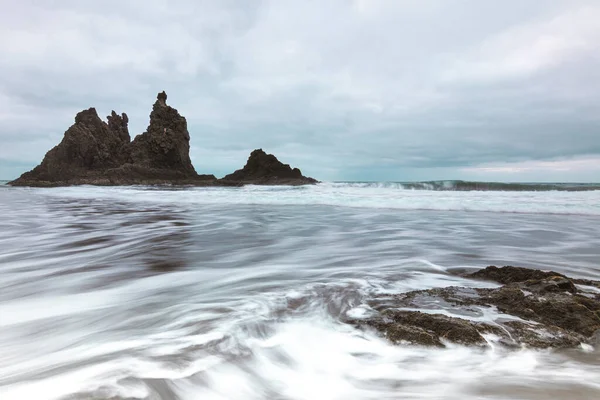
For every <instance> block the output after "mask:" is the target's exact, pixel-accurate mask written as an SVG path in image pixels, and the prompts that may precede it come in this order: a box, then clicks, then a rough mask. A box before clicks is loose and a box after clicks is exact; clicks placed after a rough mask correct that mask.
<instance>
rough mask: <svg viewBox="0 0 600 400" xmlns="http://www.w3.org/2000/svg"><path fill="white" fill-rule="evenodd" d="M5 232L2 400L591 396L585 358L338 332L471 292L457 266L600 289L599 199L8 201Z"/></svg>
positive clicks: (261, 196)
mask: <svg viewBox="0 0 600 400" xmlns="http://www.w3.org/2000/svg"><path fill="white" fill-rule="evenodd" d="M0 216H1V217H0V399H2V400H12V399H88V398H94V399H181V400H187V399H311V400H312V399H378V400H379V399H398V398H401V399H423V398H430V399H457V398H460V399H481V398H493V399H548V398H565V399H597V398H600V383H599V381H598V377H599V376H600V363H598V356H599V355H600V353H599V351H598V349H592V350H590V349H589V348H581V349H574V350H570V351H564V350H563V351H541V350H530V349H521V350H507V349H504V348H501V347H495V346H490V347H489V348H485V349H475V348H467V347H462V346H458V345H457V346H451V347H449V348H446V349H437V348H422V347H417V346H393V345H391V344H389V343H388V342H387V341H386V340H385V339H384V338H381V337H379V336H377V335H376V334H375V333H372V332H366V331H359V330H357V329H355V328H354V327H352V326H350V325H347V324H345V323H344V322H343V321H344V318H345V317H346V316H347V315H351V314H352V315H354V314H356V310H357V309H361V307H365V302H366V300H367V299H368V298H369V296H372V295H373V294H381V293H387V294H397V293H402V292H407V291H411V290H415V289H427V288H432V287H443V286H451V285H460V286H473V285H485V284H486V283H482V282H474V281H468V280H465V279H462V278H460V277H457V276H455V275H453V274H451V273H449V272H448V271H449V270H450V269H452V268H455V267H462V268H473V269H475V268H481V267H485V266H487V265H519V266H525V267H533V268H542V269H553V270H555V271H559V272H562V273H564V274H567V275H570V276H574V277H581V278H589V279H600V185H599V184H564V183H562V184H561V183H557V184H547V183H527V184H513V183H491V182H463V181H438V182H410V183H384V182H382V183H370V182H346V183H344V182H338V183H322V184H319V185H315V186H300V187H286V186H281V187H264V186H246V187H242V188H178V187H168V188H166V187H143V186H131V187H93V186H81V187H65V188H48V189H38V188H12V187H9V186H6V185H3V186H2V187H0ZM440 307H442V308H443V310H444V311H445V312H448V313H450V314H451V313H452V311H453V310H452V309H451V308H450V307H448V306H445V305H443V304H440ZM444 307H448V308H447V309H444ZM497 317H498V315H497V314H494V313H490V314H489V315H488V314H485V315H482V316H481V320H483V321H490V320H493V319H494V318H497Z"/></svg>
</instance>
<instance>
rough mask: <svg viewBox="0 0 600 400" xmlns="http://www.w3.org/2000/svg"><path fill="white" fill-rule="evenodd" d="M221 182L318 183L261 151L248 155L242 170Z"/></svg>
mask: <svg viewBox="0 0 600 400" xmlns="http://www.w3.org/2000/svg"><path fill="white" fill-rule="evenodd" d="M222 181H230V182H241V183H244V184H254V185H306V184H314V183H317V182H318V181H317V180H316V179H313V178H309V177H306V176H304V175H302V172H301V171H300V170H299V169H298V168H292V167H290V166H289V165H288V164H284V163H282V162H281V161H279V160H278V159H277V157H275V156H274V155H273V154H267V153H265V152H264V151H263V150H262V149H257V150H254V151H253V152H252V153H250V157H249V158H248V161H247V162H246V165H245V166H244V168H242V169H238V170H237V171H235V172H234V173H232V174H229V175H227V176H225V177H224V178H223V179H222Z"/></svg>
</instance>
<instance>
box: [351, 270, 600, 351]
mask: <svg viewBox="0 0 600 400" xmlns="http://www.w3.org/2000/svg"><path fill="white" fill-rule="evenodd" d="M469 276H470V277H476V278H484V279H489V280H494V281H496V282H501V283H505V285H504V286H502V287H499V288H484V289H472V288H465V287H447V288H436V289H429V290H419V291H412V292H408V293H403V294H399V295H394V296H389V295H387V296H376V297H374V298H372V299H370V301H369V305H370V306H371V307H372V308H373V309H374V310H375V311H376V312H378V313H377V314H376V315H373V316H371V317H369V318H367V319H362V320H351V321H349V322H350V323H353V324H355V325H356V326H359V327H364V326H370V327H372V328H375V329H376V330H378V331H380V332H381V333H382V334H384V335H385V336H386V337H387V338H389V339H390V340H392V341H393V342H395V343H400V342H403V341H404V342H409V343H417V344H422V345H433V346H440V345H443V340H442V339H446V340H449V341H451V342H456V343H460V344H472V345H481V344H482V343H483V342H482V341H481V340H483V339H482V338H480V339H478V336H477V335H475V333H474V332H476V333H477V334H478V335H481V333H484V332H487V333H493V334H495V335H496V336H497V337H499V338H500V339H501V341H500V342H501V343H504V344H506V345H510V346H521V345H527V346H530V347H536V348H547V347H552V348H565V347H574V346H577V345H579V344H581V343H592V342H594V340H595V339H594V338H595V337H596V335H599V333H598V332H600V296H598V295H597V294H595V293H594V292H585V291H583V290H581V289H579V288H578V287H577V286H575V284H574V282H573V279H571V278H568V277H566V276H564V275H562V274H558V273H555V272H552V271H549V272H545V271H539V270H532V269H526V268H517V267H503V268H496V267H488V268H486V269H483V270H480V271H477V272H476V273H474V274H471V275H469ZM585 283H586V284H587V286H597V285H598V282H595V281H585ZM486 308H495V309H497V310H498V311H499V312H500V313H502V314H504V315H505V316H503V315H502V314H500V315H499V316H498V318H497V319H496V320H495V321H493V325H492V324H482V323H480V322H474V321H473V320H474V319H476V318H472V317H478V316H482V315H483V310H485V309H486ZM403 310H410V312H409V311H403ZM414 310H423V311H426V312H427V314H423V313H418V314H422V315H413V314H412V313H414ZM442 310H443V311H444V312H445V313H448V312H450V313H451V314H452V315H456V317H448V316H446V315H443V314H441V313H440V311H442ZM423 315H424V316H423ZM461 317H462V318H464V319H461ZM465 325H467V326H470V327H471V330H470V331H469V330H467V329H466V328H465Z"/></svg>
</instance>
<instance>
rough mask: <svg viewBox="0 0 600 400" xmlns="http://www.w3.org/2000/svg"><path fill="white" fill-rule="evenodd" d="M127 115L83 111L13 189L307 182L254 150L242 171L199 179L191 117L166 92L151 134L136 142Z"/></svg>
mask: <svg viewBox="0 0 600 400" xmlns="http://www.w3.org/2000/svg"><path fill="white" fill-rule="evenodd" d="M128 122H129V118H128V117H127V114H125V113H123V114H121V115H118V114H117V113H116V112H114V111H112V113H111V115H109V116H108V117H107V122H104V121H102V120H101V119H100V118H99V117H98V113H97V112H96V110H95V109H94V108H90V109H88V110H84V111H81V112H80V113H79V114H77V116H76V117H75V123H74V124H73V125H72V126H71V127H70V128H69V129H67V131H66V132H65V134H64V137H63V139H62V141H61V142H60V143H59V144H58V145H57V146H56V147H54V148H53V149H51V150H50V151H48V153H46V156H45V157H44V159H43V161H42V163H41V164H40V165H38V166H37V167H35V168H34V169H33V170H31V171H29V172H26V173H24V174H23V175H21V177H19V178H18V179H16V180H14V181H12V182H10V183H9V184H10V185H13V186H66V185H81V184H92V185H131V184H150V185H154V184H176V185H203V186H204V185H227V186H231V185H234V186H237V185H242V184H244V183H257V184H306V183H315V182H316V181H315V180H314V179H312V178H306V177H303V176H302V174H301V173H300V170H298V169H293V170H292V169H291V168H290V167H289V165H284V164H282V163H280V162H279V161H277V159H276V158H275V157H274V156H272V155H267V154H265V153H264V152H262V150H260V151H258V150H257V151H254V152H253V153H252V155H251V156H250V159H249V160H248V164H247V165H246V167H244V169H243V170H240V171H236V172H235V173H233V174H231V175H228V176H227V177H226V178H225V179H223V180H217V179H216V178H215V177H214V175H198V174H197V173H196V170H195V169H194V166H193V165H192V162H191V160H190V155H189V152H190V134H189V132H188V129H187V121H186V119H185V118H184V117H183V116H181V115H179V113H178V112H177V110H176V109H174V108H173V107H170V106H169V105H167V94H166V93H165V92H161V93H159V94H158V96H157V100H156V102H155V103H154V106H153V108H152V112H151V114H150V124H149V125H148V128H147V129H146V132H144V133H142V134H141V135H138V136H136V137H135V139H133V141H131V138H130V136H129V129H128V127H127V124H128Z"/></svg>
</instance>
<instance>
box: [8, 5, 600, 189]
mask: <svg viewBox="0 0 600 400" xmlns="http://www.w3.org/2000/svg"><path fill="white" fill-rule="evenodd" d="M0 9H1V10H2V12H1V13H0V77H1V78H0V140H1V145H0V179H9V178H14V177H17V176H18V175H19V174H20V173H22V172H23V171H25V170H28V169H30V168H32V167H33V166H35V165H36V164H37V163H39V161H40V160H41V159H42V158H43V156H44V154H45V152H46V151H47V150H49V149H50V148H51V147H52V146H54V145H55V144H57V143H58V142H59V141H60V140H61V138H62V135H63V133H64V131H65V130H66V129H67V128H68V127H69V126H70V125H71V124H72V123H73V118H74V116H75V114H76V112H78V111H80V110H81V109H84V108H88V107H91V106H94V107H96V108H97V109H98V111H99V113H100V114H101V115H108V113H109V112H110V111H111V110H112V109H114V110H116V111H117V112H127V114H128V115H129V119H130V132H131V134H132V136H134V135H135V134H138V133H141V132H143V131H144V130H145V128H146V126H147V124H148V115H149V112H150V109H151V105H152V103H153V102H154V100H155V97H156V93H157V92H159V91H162V90H165V91H166V92H167V94H168V95H169V100H168V102H169V104H171V105H172V106H173V107H175V108H177V109H178V110H179V111H180V113H181V114H182V115H184V116H185V117H186V118H187V119H188V124H189V130H190V134H191V137H192V150H191V157H192V161H193V162H194V165H195V167H196V170H197V171H198V172H200V173H214V174H215V175H217V176H222V175H224V174H226V173H229V172H231V171H233V170H234V169H236V168H239V167H241V166H242V165H243V164H244V163H245V161H246V158H247V157H248V154H249V152H250V151H251V150H252V149H254V148H257V147H262V148H263V149H265V150H266V151H268V152H271V153H274V154H275V155H277V156H278V157H279V158H280V159H281V160H282V161H284V162H287V163H290V164H292V165H294V166H298V167H300V168H301V169H302V171H303V172H304V173H305V174H307V175H311V176H314V177H316V178H319V179H322V180H401V181H404V180H423V179H428V180H429V179H473V180H504V181H600V23H598V21H600V1H597V0H589V1H578V0H564V1H558V0H544V1H540V0H504V1H491V0H490V1H482V0H427V1H424V0H410V1H409V0H406V1H403V0H389V1H384V0H382V1H378V0H326V1H324V0H318V1H317V0H315V1H312V0H295V1H286V0H279V1H277V0H273V1H267V0H265V1H259V0H257V1H245V0H212V1H208V0H201V1H199V0H179V1H166V0H164V1H162V0H143V1H128V0H119V1H113V0H104V1H86V0H57V1H46V0H20V1H14V0H0Z"/></svg>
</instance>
